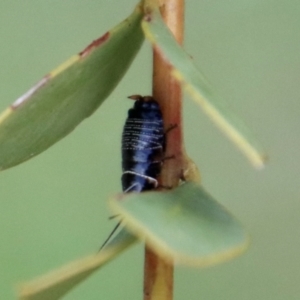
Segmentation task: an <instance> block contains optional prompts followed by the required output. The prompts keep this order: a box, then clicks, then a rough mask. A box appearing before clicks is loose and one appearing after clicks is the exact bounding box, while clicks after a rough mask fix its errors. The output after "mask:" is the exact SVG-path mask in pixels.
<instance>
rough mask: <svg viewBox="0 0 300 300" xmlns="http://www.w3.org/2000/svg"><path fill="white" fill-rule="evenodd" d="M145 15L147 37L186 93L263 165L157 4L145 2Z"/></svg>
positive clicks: (257, 147) (245, 131)
mask: <svg viewBox="0 0 300 300" xmlns="http://www.w3.org/2000/svg"><path fill="white" fill-rule="evenodd" d="M145 3H146V4H145V11H147V15H146V16H145V17H144V19H143V22H142V28H143V30H144V33H145V36H146V38H147V39H148V40H149V41H150V42H151V43H152V45H153V47H154V48H155V49H156V50H157V51H158V52H160V53H161V54H162V56H163V57H164V58H165V59H166V60H167V61H168V62H169V63H170V64H171V65H172V67H173V69H172V71H171V72H172V75H173V76H174V77H175V78H176V79H177V80H178V81H179V82H181V83H182V84H183V87H184V88H185V90H186V91H187V92H188V93H189V94H190V96H191V97H192V99H193V100H195V101H196V103H198V104H199V105H200V106H201V107H202V109H203V110H204V112H205V113H206V114H207V115H208V116H209V117H210V118H211V120H212V121H213V122H214V123H215V124H216V125H218V127H219V128H220V129H221V130H222V131H223V132H224V133H225V134H226V135H227V136H228V137H229V138H230V139H231V140H232V141H233V142H234V143H235V144H236V146H237V147H238V148H239V149H240V150H241V151H242V152H243V153H244V154H245V155H246V156H247V157H248V159H249V160H250V161H251V162H252V163H253V165H254V166H255V167H257V168H262V167H263V166H264V161H265V159H266V156H265V155H264V153H263V151H262V147H261V146H260V144H259V143H258V142H257V141H256V139H255V137H254V136H253V134H252V133H251V132H250V130H249V129H248V128H247V127H246V126H245V125H244V124H243V122H242V121H241V120H240V119H239V118H238V117H237V116H236V115H235V114H234V113H233V112H232V111H231V110H230V109H229V108H228V107H227V105H226V104H225V102H223V100H222V99H221V98H220V97H219V96H218V95H216V93H215V92H214V90H213V87H212V86H211V84H210V83H209V82H208V80H207V79H206V78H205V76H204V75H203V74H202V73H201V72H200V71H199V70H198V69H197V68H196V66H195V65H194V63H193V62H192V60H191V58H190V56H189V55H188V54H187V53H186V52H185V51H184V50H183V48H182V47H181V46H180V45H179V44H178V43H177V42H176V40H175V38H174V36H173V35H172V33H171V32H170V30H169V29H168V28H167V26H166V25H165V23H164V21H163V19H162V17H161V15H160V12H159V10H158V6H157V3H156V2H155V1H153V0H152V1H151V0H148V1H146V2H145Z"/></svg>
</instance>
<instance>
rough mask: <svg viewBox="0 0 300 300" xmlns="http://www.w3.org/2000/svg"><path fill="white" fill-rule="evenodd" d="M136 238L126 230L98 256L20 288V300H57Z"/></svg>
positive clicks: (82, 260)
mask: <svg viewBox="0 0 300 300" xmlns="http://www.w3.org/2000/svg"><path fill="white" fill-rule="evenodd" d="M135 241H136V238H135V237H134V236H133V235H131V234H130V233H128V232H127V231H126V229H124V228H123V229H121V231H120V232H119V233H118V234H116V236H115V237H113V238H112V239H111V240H110V241H109V242H108V243H107V244H106V246H105V247H104V248H103V249H102V250H101V251H100V252H99V253H97V254H95V255H91V256H89V257H86V258H83V259H80V260H78V261H75V262H72V263H70V264H68V265H66V266H64V267H62V268H59V269H57V270H55V271H52V272H51V273H49V274H46V275H44V276H41V277H39V278H37V279H35V280H32V281H30V282H27V283H24V284H23V285H22V287H21V288H20V292H19V299H20V300H57V299H60V298H61V297H63V296H64V295H65V294H67V293H68V292H69V291H70V290H72V289H73V288H74V287H76V286H77V285H78V284H79V283H81V282H82V281H84V280H85V279H87V278H88V277H89V276H90V275H92V274H93V273H94V272H95V271H97V270H98V269H99V268H101V267H102V266H103V265H104V264H105V263H107V262H109V261H110V260H111V259H113V258H114V257H116V256H117V255H119V254H120V253H121V252H122V251H124V250H125V249H126V248H128V247H129V246H131V245H132V244H133V243H134V242H135Z"/></svg>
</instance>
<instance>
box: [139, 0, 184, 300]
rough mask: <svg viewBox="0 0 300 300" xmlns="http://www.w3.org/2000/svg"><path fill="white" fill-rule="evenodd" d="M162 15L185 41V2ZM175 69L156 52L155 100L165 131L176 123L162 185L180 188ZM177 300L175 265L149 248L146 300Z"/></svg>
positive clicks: (172, 2)
mask: <svg viewBox="0 0 300 300" xmlns="http://www.w3.org/2000/svg"><path fill="white" fill-rule="evenodd" d="M160 2H161V13H162V16H163V18H164V21H165V23H166V25H167V26H168V27H169V29H170V30H171V31H172V33H173V35H174V36H175V38H176V40H177V41H178V43H180V44H182V41H183V26H184V0H163V1H160ZM170 70H171V66H170V65H169V64H168V62H167V61H165V60H164V59H163V57H162V56H161V55H160V53H159V52H158V51H156V50H155V49H154V50H153V97H154V98H155V99H156V100H157V101H158V102H159V103H160V106H161V109H162V112H163V116H164V124H165V129H167V128H168V127H170V125H174V124H176V125H177V127H176V129H174V130H172V131H170V133H168V135H167V150H166V157H168V156H173V155H174V156H175V158H174V159H169V160H166V161H165V163H164V166H163V170H162V173H161V185H163V186H172V187H174V186H176V185H177V184H178V179H179V177H180V175H181V172H182V170H183V137H182V130H181V128H182V126H181V110H182V103H181V102H182V99H181V87H180V85H179V84H178V83H177V82H176V80H175V79H174V78H173V77H172V76H171V72H170ZM172 299H173V264H171V263H170V262H166V261H164V260H162V259H161V258H160V257H159V256H157V255H156V254H155V253H154V252H152V251H151V250H150V249H149V248H147V247H146V249H145V266H144V300H172Z"/></svg>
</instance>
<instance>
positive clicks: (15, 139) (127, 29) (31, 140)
mask: <svg viewBox="0 0 300 300" xmlns="http://www.w3.org/2000/svg"><path fill="white" fill-rule="evenodd" d="M141 17H142V11H141V7H140V6H138V7H137V8H136V9H135V11H134V12H133V13H132V15H131V16H129V17H128V18H127V19H126V20H125V21H123V22H122V23H120V24H119V25H118V26H116V27H115V28H113V29H112V30H110V31H108V32H107V33H105V34H104V35H103V36H102V37H100V38H99V39H97V40H95V41H93V42H92V43H91V44H90V45H89V46H88V47H86V48H85V49H84V50H83V51H81V52H80V53H79V54H78V55H75V56H73V57H72V58H70V60H68V61H67V62H66V63H64V64H63V65H61V66H59V67H58V68H57V69H55V70H54V71H53V72H50V73H49V74H48V75H46V76H45V77H44V78H43V79H42V80H41V81H39V82H38V83H37V84H36V85H35V86H34V87H33V88H31V89H30V90H29V91H28V92H27V93H25V94H24V95H23V96H21V97H20V98H19V99H18V100H16V101H15V102H14V103H13V104H12V105H11V106H10V107H9V108H7V109H6V110H5V111H4V112H3V113H2V114H1V115H0V169H2V170H3V169H6V168H10V167H12V166H15V165H17V164H19V163H21V162H23V161H25V160H27V159H29V158H31V157H33V156H35V155H37V154H39V153H40V152H42V151H44V150H46V149H47V148H48V147H50V146H51V145H53V144H54V143H56V142H57V141H59V140H60V139H61V138H63V137H64V136H66V135H67V134H69V133H70V132H71V131H72V130H73V129H74V128H75V127H76V126H77V125H78V124H79V123H80V122H81V121H83V120H84V119H85V118H86V117H89V116H90V115H91V114H92V113H93V112H94V111H95V110H96V109H97V108H98V107H99V105H100V104H101V103H102V102H103V101H104V99H105V98H106V97H107V96H108V95H109V94H110V93H111V92H112V90H113V89H114V88H115V86H116V85H117V84H118V82H119V81H120V80H121V78H122V77H123V75H124V74H125V72H126V70H127V69H128V67H129V66H130V64H131V62H132V60H133V58H134V57H135V55H136V54H137V52H138V50H139V49H140V47H141V45H142V42H143V40H144V36H143V33H142V30H141V26H140V23H141Z"/></svg>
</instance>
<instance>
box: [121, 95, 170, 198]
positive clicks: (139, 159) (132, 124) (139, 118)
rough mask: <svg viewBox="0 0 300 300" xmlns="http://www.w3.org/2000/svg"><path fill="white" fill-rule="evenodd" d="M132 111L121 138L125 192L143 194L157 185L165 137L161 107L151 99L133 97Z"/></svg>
mask: <svg viewBox="0 0 300 300" xmlns="http://www.w3.org/2000/svg"><path fill="white" fill-rule="evenodd" d="M129 98H130V99H133V100H135V103H134V106H133V108H131V109H130V110H129V111H128V117H127V120H126V123H125V125H124V129H123V135H122V169H123V174H122V187H123V192H124V193H127V192H142V191H147V190H152V189H154V188H156V187H157V186H158V183H157V176H158V175H159V173H160V171H161V166H162V162H163V159H164V151H165V134H164V128H163V119H162V113H161V110H160V107H159V104H158V103H157V102H156V101H155V100H154V99H153V98H152V97H151V96H145V97H142V96H139V95H133V96H130V97H129Z"/></svg>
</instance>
